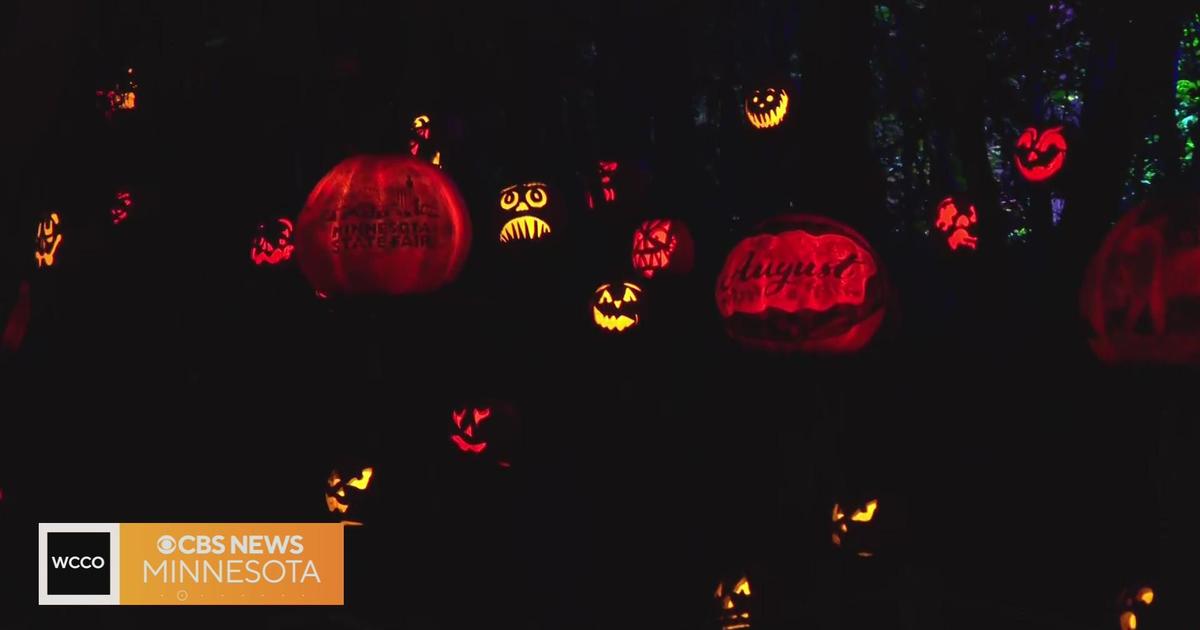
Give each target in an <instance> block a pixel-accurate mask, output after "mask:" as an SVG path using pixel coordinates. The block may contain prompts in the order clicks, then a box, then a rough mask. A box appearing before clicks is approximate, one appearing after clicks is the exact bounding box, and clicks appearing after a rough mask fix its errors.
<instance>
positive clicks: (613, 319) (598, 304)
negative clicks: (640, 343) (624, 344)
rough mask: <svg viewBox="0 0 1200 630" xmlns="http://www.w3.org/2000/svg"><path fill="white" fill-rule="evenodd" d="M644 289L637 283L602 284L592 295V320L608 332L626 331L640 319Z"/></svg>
mask: <svg viewBox="0 0 1200 630" xmlns="http://www.w3.org/2000/svg"><path fill="white" fill-rule="evenodd" d="M641 295H642V289H641V287H639V286H638V285H636V284H633V283H630V282H622V283H620V284H602V285H600V287H599V288H598V289H596V293H595V294H594V295H593V296H592V320H593V321H594V322H595V323H596V326H598V327H599V328H600V329H601V330H604V331H606V332H618V333H619V332H625V331H626V330H629V329H630V328H633V327H634V326H637V324H638V321H640V316H639V314H638V313H639V311H640V310H641V304H640V303H639V302H640V301H641Z"/></svg>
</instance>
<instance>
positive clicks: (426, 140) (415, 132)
mask: <svg viewBox="0 0 1200 630" xmlns="http://www.w3.org/2000/svg"><path fill="white" fill-rule="evenodd" d="M432 129H433V128H432V122H431V121H430V119H429V116H428V115H426V114H420V115H418V116H417V117H415V118H413V120H412V126H411V128H410V130H411V132H412V137H411V138H409V140H408V152H409V153H410V154H412V156H413V157H417V158H422V159H424V160H427V161H428V162H429V163H430V164H433V165H434V166H436V167H438V168H441V167H442V152H441V151H439V150H437V149H435V148H433V146H432V144H431V143H432V140H430V136H431V135H432Z"/></svg>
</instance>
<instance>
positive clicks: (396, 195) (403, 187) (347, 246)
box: [295, 155, 471, 295]
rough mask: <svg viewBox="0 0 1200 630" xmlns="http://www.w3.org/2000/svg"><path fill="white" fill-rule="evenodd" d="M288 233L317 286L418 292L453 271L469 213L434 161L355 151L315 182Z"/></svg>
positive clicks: (460, 258) (458, 265)
mask: <svg viewBox="0 0 1200 630" xmlns="http://www.w3.org/2000/svg"><path fill="white" fill-rule="evenodd" d="M295 238H296V261H297V263H298V264H299V266H300V271H301V272H303V273H304V275H305V277H306V278H308V281H309V283H310V284H311V285H312V286H313V288H314V289H316V290H318V291H320V292H322V293H326V294H333V293H341V294H366V293H376V294H397V295H398V294H407V293H421V292H426V291H432V290H434V289H437V288H439V287H441V286H443V285H445V284H447V283H449V282H451V281H453V280H454V279H455V277H457V276H458V273H459V271H460V270H461V269H462V266H463V264H464V263H465V262H466V260H467V252H468V250H469V249H470V247H471V220H470V217H469V216H468V214H467V207H466V204H465V203H464V202H463V200H462V197H461V196H460V195H459V193H458V189H457V188H456V187H455V186H454V183H453V182H452V181H450V178H449V177H447V176H446V175H445V174H444V173H442V172H441V171H440V170H438V169H437V168H435V167H433V166H431V165H430V164H428V163H425V162H422V161H420V160H417V159H415V158H411V157H408V156H390V155H360V156H356V157H352V158H348V159H346V160H344V161H343V162H342V163H341V164H338V165H337V166H335V167H333V170H331V171H329V174H327V175H326V176H325V177H324V178H322V179H321V181H320V182H318V183H317V186H316V188H314V189H313V191H312V193H311V194H309V196H308V202H307V203H305V205H304V210H303V211H301V212H300V218H299V219H298V220H297V222H296V236H295Z"/></svg>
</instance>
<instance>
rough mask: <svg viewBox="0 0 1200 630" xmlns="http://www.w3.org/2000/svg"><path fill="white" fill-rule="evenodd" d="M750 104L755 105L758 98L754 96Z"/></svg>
mask: <svg viewBox="0 0 1200 630" xmlns="http://www.w3.org/2000/svg"><path fill="white" fill-rule="evenodd" d="M750 102H751V103H757V102H758V97H757V96H755V97H754V98H752V99H750Z"/></svg>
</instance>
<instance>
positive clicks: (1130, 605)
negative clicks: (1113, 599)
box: [1117, 586, 1155, 630]
mask: <svg viewBox="0 0 1200 630" xmlns="http://www.w3.org/2000/svg"><path fill="white" fill-rule="evenodd" d="M1153 603H1154V589H1152V588H1150V587H1149V586H1143V587H1141V588H1131V589H1125V590H1123V591H1121V594H1120V595H1119V596H1118V597H1117V604H1118V606H1119V608H1120V616H1119V617H1118V620H1119V621H1120V623H1121V630H1154V627H1155V626H1154V624H1153V623H1148V621H1149V620H1151V618H1152V615H1151V611H1152V610H1153V609H1152V608H1151V607H1150V606H1151V604H1153Z"/></svg>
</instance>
